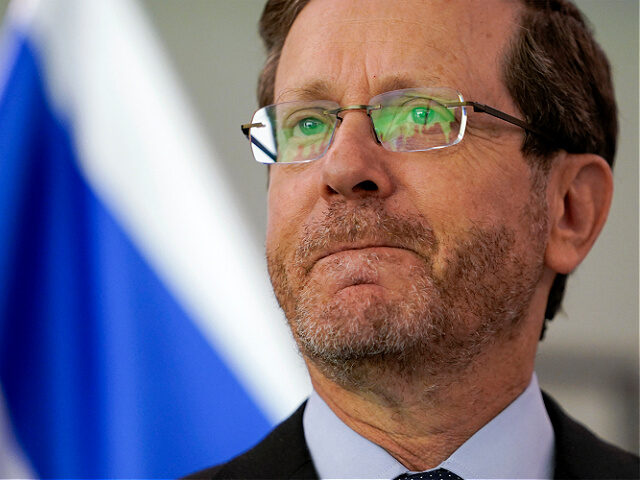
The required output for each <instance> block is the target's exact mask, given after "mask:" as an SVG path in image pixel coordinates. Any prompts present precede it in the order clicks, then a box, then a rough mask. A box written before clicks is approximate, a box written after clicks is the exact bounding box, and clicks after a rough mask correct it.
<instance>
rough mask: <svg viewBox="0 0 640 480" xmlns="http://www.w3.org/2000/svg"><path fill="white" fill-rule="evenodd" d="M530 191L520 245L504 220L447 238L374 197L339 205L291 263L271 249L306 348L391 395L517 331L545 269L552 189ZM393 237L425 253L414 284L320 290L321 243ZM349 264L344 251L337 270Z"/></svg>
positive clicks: (274, 271) (328, 372) (347, 380)
mask: <svg viewBox="0 0 640 480" xmlns="http://www.w3.org/2000/svg"><path fill="white" fill-rule="evenodd" d="M532 197H536V198H532V201H531V204H530V205H529V206H528V207H527V209H526V211H525V212H523V214H522V217H523V220H524V221H526V222H527V223H526V224H527V225H529V227H530V228H529V230H530V237H532V238H531V242H530V244H529V245H528V247H529V248H528V249H527V250H523V249H522V248H523V247H522V246H521V249H520V251H518V248H517V245H516V243H517V242H516V233H515V232H514V231H510V230H508V229H507V228H506V227H504V226H499V227H493V228H480V227H474V228H472V229H470V230H469V231H468V232H467V235H466V236H465V238H464V239H461V240H460V239H458V240H457V241H456V242H453V241H447V240H442V241H441V242H440V243H441V244H439V243H438V242H437V241H436V239H435V236H434V234H433V232H432V230H431V229H430V227H428V222H427V221H426V219H424V218H423V217H413V218H411V217H399V216H393V215H390V214H388V213H386V212H385V211H384V209H383V207H382V206H381V205H379V204H377V202H376V201H375V200H367V201H364V202H363V203H362V204H361V205H360V206H358V207H357V208H356V209H348V208H347V207H346V204H344V203H336V204H334V205H332V206H331V207H330V208H329V209H328V210H327V212H326V214H325V216H324V218H323V219H322V220H321V221H319V222H316V223H314V224H311V225H308V226H307V227H306V228H305V232H304V235H303V238H302V241H301V242H300V244H299V246H298V248H297V249H296V251H295V253H294V258H293V261H290V262H288V263H287V262H286V261H285V258H286V257H285V256H284V253H285V252H282V251H279V250H278V249H275V250H273V251H269V252H268V255H267V260H268V265H269V272H270V275H271V281H272V284H273V287H274V291H275V293H276V297H277V298H278V301H279V303H280V306H281V307H282V308H283V310H284V312H285V314H286V317H287V319H288V321H289V324H290V327H291V329H292V332H293V335H294V338H295V340H296V342H297V344H298V348H299V349H300V351H301V353H302V354H303V355H304V357H306V358H307V359H308V360H309V361H311V362H312V363H313V364H314V365H315V366H316V367H317V368H318V369H319V370H320V372H321V373H322V374H323V375H325V376H326V377H327V378H329V379H331V380H332V381H334V382H336V383H337V384H339V385H341V386H342V387H344V388H347V389H349V390H357V391H370V392H372V393H375V394H378V395H382V396H387V397H389V401H392V398H391V395H392V394H391V391H392V390H394V389H392V388H390V384H394V385H397V384H398V382H400V383H406V382H414V381H416V380H419V381H420V382H421V384H422V386H423V388H424V390H425V391H429V390H436V389H437V388H438V386H439V382H442V379H443V378H451V377H452V376H454V375H452V374H455V373H458V372H460V371H463V370H465V369H466V368H468V367H469V365H470V364H471V363H472V362H473V360H474V359H475V358H476V357H477V356H478V355H479V354H480V353H481V352H483V351H484V350H485V349H486V348H487V346H488V345H489V344H492V343H494V342H496V341H498V340H499V339H505V338H509V337H510V336H512V335H513V334H514V333H515V332H516V331H517V329H518V326H519V324H520V323H521V320H522V319H523V318H524V317H525V316H526V314H527V310H528V307H529V304H530V302H531V298H532V296H533V294H534V292H535V289H536V286H537V284H538V282H539V280H540V277H541V275H542V272H543V255H544V244H545V241H544V240H545V238H546V230H547V228H546V208H544V207H543V206H542V205H544V200H543V198H544V197H542V199H541V198H540V197H539V196H537V195H532ZM539 202H542V203H539ZM391 238H393V239H394V241H395V242H396V243H397V242H398V239H401V241H402V242H403V243H404V245H406V248H407V249H410V250H412V251H414V252H419V255H420V258H421V259H422V262H421V263H422V264H421V265H420V266H419V267H414V268H411V269H408V271H407V272H406V276H407V278H408V279H409V280H410V282H409V283H408V284H409V285H410V288H408V289H407V292H406V295H404V297H403V298H402V299H396V300H389V299H382V298H377V297H374V296H370V297H366V299H365V301H364V302H358V303H356V302H345V301H343V299H340V298H335V297H331V298H328V299H327V298H322V295H321V293H320V292H321V291H322V289H321V286H322V285H321V283H322V282H323V280H326V278H325V277H322V275H315V276H314V275H313V272H312V266H309V264H308V258H309V256H310V255H311V254H313V252H316V251H318V250H319V249H321V248H323V247H325V246H326V245H331V243H334V242H335V243H338V242H345V241H356V240H384V239H391ZM443 245H444V246H446V247H447V251H448V252H449V254H448V255H447V258H446V260H445V268H444V269H442V271H441V272H440V274H439V275H436V273H435V272H434V268H433V259H434V258H435V255H437V253H438V251H439V250H440V249H441V248H442V246H443ZM362 255H364V256H365V257H363V258H361V260H362V259H364V263H365V265H366V267H365V270H366V269H369V268H370V269H372V271H374V270H375V268H376V262H377V258H376V257H377V256H376V255H375V254H368V255H366V254H362ZM344 267H345V265H342V264H341V262H340V261H338V260H336V261H333V262H332V264H331V265H330V268H329V270H330V271H334V272H340V271H341V269H344ZM352 280H353V281H354V282H355V283H357V282H358V279H357V278H353V279H352ZM395 390H397V389H395Z"/></svg>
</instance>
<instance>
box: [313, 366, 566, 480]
mask: <svg viewBox="0 0 640 480" xmlns="http://www.w3.org/2000/svg"><path fill="white" fill-rule="evenodd" d="M302 422H303V426H304V435H305V439H306V441H307V446H308V447H309V452H310V453H311V458H312V459H313V464H314V466H315V468H316V471H317V472H318V474H319V476H320V478H323V479H328V478H386V479H391V478H395V477H396V476H398V475H400V474H402V473H405V472H407V469H406V468H405V467H404V466H403V465H402V464H401V463H399V462H398V461H397V460H396V459H395V458H393V457H392V456H391V455H390V454H389V453H387V451H386V450H384V449H383V448H381V447H379V446H378V445H376V444H375V443H373V442H370V441H369V440H367V439H366V438H364V437H362V436H360V435H359V434H357V433H356V432H354V431H353V430H351V428H349V427H348V426H347V425H345V424H344V423H343V422H342V420H340V419H339V418H338V417H337V416H336V415H335V414H334V413H333V411H332V410H331V409H330V408H329V407H328V406H327V404H326V403H325V402H324V401H323V400H322V398H321V397H320V396H319V395H318V394H317V393H316V392H315V391H314V392H313V393H312V394H311V397H310V398H309V401H308V403H307V407H306V408H305V411H304V415H303V419H302ZM553 451H554V434H553V427H552V425H551V421H550V420H549V416H548V415H547V411H546V409H545V407H544V402H543V400H542V395H541V393H540V389H539V387H538V380H537V378H536V375H535V374H534V375H533V377H532V378H531V382H530V383H529V386H528V387H527V388H526V389H525V391H524V392H522V393H521V394H520V396H519V397H518V398H516V399H515V400H514V401H513V402H512V403H511V404H510V405H509V406H507V407H506V408H505V409H504V410H503V411H502V412H500V413H499V414H498V415H497V416H496V417H494V418H493V419H492V420H491V421H490V422H489V423H487V424H486V425H485V426H484V427H482V428H481V429H480V430H478V431H477V432H476V433H475V434H474V435H473V436H472V437H471V438H469V439H468V440H467V441H466V442H465V443H463V444H462V445H461V446H460V447H459V448H458V449H457V450H456V451H455V452H453V454H452V455H451V456H450V457H449V458H448V459H446V460H445V461H444V462H442V463H441V464H440V465H439V466H438V467H439V468H446V469H447V470H450V471H451V472H453V473H455V474H457V475H459V476H460V477H462V478H464V479H474V478H547V479H550V478H552V476H553V464H554V462H553V460H554V459H553Z"/></svg>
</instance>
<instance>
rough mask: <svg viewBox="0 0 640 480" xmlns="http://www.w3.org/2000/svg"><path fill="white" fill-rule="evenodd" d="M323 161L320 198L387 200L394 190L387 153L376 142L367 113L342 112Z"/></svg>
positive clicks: (330, 199)
mask: <svg viewBox="0 0 640 480" xmlns="http://www.w3.org/2000/svg"><path fill="white" fill-rule="evenodd" d="M340 117H342V118H343V120H342V122H341V124H340V125H338V128H337V130H336V132H335V137H334V140H333V143H332V144H331V146H330V147H329V151H328V152H327V153H326V154H325V156H324V157H323V158H322V159H321V160H320V162H322V166H321V168H322V177H321V178H322V180H321V185H320V188H321V190H322V191H321V195H322V196H323V198H324V199H325V200H327V201H328V202H331V201H335V200H337V199H339V198H340V197H342V198H343V199H347V200H349V199H360V198H365V197H372V196H376V197H380V198H385V197H388V196H389V195H391V194H392V193H393V191H394V189H395V185H394V182H393V178H392V175H391V172H390V171H389V167H390V165H389V162H388V161H387V160H388V158H387V157H388V156H389V155H390V152H387V151H386V150H385V149H384V148H382V147H381V146H380V145H379V144H378V143H377V142H376V141H375V137H374V134H373V132H372V126H371V123H370V119H369V118H368V117H367V114H366V112H364V111H362V110H360V111H355V110H354V111H347V112H342V113H341V114H340Z"/></svg>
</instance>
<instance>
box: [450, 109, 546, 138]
mask: <svg viewBox="0 0 640 480" xmlns="http://www.w3.org/2000/svg"><path fill="white" fill-rule="evenodd" d="M447 106H452V107H473V111H474V112H479V113H487V114H489V115H491V116H493V117H496V118H499V119H501V120H504V121H505V122H507V123H510V124H512V125H515V126H517V127H520V128H522V129H524V130H526V131H527V132H531V133H535V134H536V135H540V136H541V137H542V138H544V139H546V140H548V141H550V142H553V143H555V141H554V140H553V138H551V137H550V136H549V135H548V134H546V133H544V132H542V131H540V130H538V129H537V128H534V127H532V126H531V125H529V124H528V123H526V122H523V121H522V120H520V119H519V118H516V117H514V116H512V115H509V114H508V113H504V112H501V111H500V110H497V109H495V108H493V107H490V106H489V105H485V104H483V103H478V102H455V103H447Z"/></svg>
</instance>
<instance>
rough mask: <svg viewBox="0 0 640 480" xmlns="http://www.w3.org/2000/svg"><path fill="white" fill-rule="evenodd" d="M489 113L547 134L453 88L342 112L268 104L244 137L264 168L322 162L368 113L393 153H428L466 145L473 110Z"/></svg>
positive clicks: (417, 91) (386, 96) (383, 98)
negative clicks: (339, 136) (356, 113)
mask: <svg viewBox="0 0 640 480" xmlns="http://www.w3.org/2000/svg"><path fill="white" fill-rule="evenodd" d="M466 107H471V108H473V111H474V112H480V113H487V114H489V115H492V116H494V117H496V118H499V119H501V120H504V121H505V122H508V123H510V124H512V125H516V126H518V127H520V128H522V129H524V130H526V131H528V132H531V133H535V134H537V135H540V136H543V137H544V138H547V139H549V138H550V137H548V136H547V135H546V134H545V133H543V132H541V131H539V130H537V129H535V128H533V127H531V126H530V125H528V124H527V123H525V122H524V121H522V120H520V119H518V118H516V117H513V116H511V115H508V114H506V113H504V112H501V111H500V110H496V109H495V108H492V107H489V106H487V105H483V104H481V103H477V102H467V101H465V100H464V99H463V98H462V95H461V94H460V93H458V92H457V91H455V90H453V89H451V88H408V89H403V90H394V91H392V92H386V93H383V94H380V95H377V96H375V97H373V98H372V99H371V100H370V104H369V105H349V106H346V107H341V106H340V105H339V104H338V103H336V102H331V101H327V100H314V101H300V102H286V103H278V104H275V105H268V106H266V107H263V108H260V109H259V110H257V111H256V112H255V113H254V114H253V118H252V119H251V123H248V124H245V125H242V133H243V134H244V135H245V136H246V137H247V139H248V140H249V141H250V142H251V150H252V152H253V156H254V158H255V159H256V161H258V162H260V163H305V162H311V161H313V160H317V159H318V158H320V157H322V156H323V155H324V154H325V153H327V150H328V149H329V146H330V145H331V142H332V141H333V138H334V136H335V132H336V130H337V127H338V125H339V124H340V122H341V121H342V119H343V117H342V116H343V115H344V112H348V111H352V110H363V111H365V112H366V114H367V116H368V117H369V119H370V120H371V128H372V131H373V136H374V138H375V140H376V142H377V143H378V144H379V145H381V146H382V147H384V148H385V149H386V150H388V151H390V152H426V151H428V150H436V149H439V148H446V147H451V146H453V145H456V144H457V143H460V141H461V140H462V137H463V136H464V132H465V127H466V124H467V108H466Z"/></svg>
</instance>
